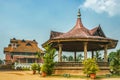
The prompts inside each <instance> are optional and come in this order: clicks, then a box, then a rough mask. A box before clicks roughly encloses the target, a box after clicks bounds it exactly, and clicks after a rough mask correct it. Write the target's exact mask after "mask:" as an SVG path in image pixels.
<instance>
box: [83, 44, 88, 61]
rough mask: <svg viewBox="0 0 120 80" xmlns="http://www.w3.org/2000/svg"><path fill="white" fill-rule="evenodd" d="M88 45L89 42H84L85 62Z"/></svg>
mask: <svg viewBox="0 0 120 80" xmlns="http://www.w3.org/2000/svg"><path fill="white" fill-rule="evenodd" d="M87 44H88V42H84V60H85V59H87Z"/></svg>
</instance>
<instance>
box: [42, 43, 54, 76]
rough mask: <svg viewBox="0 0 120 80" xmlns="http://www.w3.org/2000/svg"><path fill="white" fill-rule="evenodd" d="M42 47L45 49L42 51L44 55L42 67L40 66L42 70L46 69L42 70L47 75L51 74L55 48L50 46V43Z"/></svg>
mask: <svg viewBox="0 0 120 80" xmlns="http://www.w3.org/2000/svg"><path fill="white" fill-rule="evenodd" d="M44 48H45V51H44V54H45V55H44V56H43V60H44V63H43V67H44V69H43V67H42V70H46V71H44V72H46V74H47V75H51V74H52V73H53V68H54V65H55V62H54V58H55V56H56V54H55V52H56V49H54V48H52V47H51V45H47V46H45V47H44Z"/></svg>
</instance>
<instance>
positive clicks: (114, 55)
mask: <svg viewBox="0 0 120 80" xmlns="http://www.w3.org/2000/svg"><path fill="white" fill-rule="evenodd" d="M109 58H110V68H111V69H112V71H113V72H114V73H115V74H118V75H120V49H119V50H117V51H116V52H111V53H110V54H109Z"/></svg>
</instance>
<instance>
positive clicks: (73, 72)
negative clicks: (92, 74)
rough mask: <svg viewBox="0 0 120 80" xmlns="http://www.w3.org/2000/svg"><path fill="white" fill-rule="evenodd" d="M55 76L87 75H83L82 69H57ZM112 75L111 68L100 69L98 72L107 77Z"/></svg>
mask: <svg viewBox="0 0 120 80" xmlns="http://www.w3.org/2000/svg"><path fill="white" fill-rule="evenodd" d="M54 74H56V75H63V74H70V75H86V74H84V73H83V70H82V68H70V67H68V68H56V69H55V72H54ZM106 74H110V71H109V68H100V70H99V71H98V72H97V75H106Z"/></svg>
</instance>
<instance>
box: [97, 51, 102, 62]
mask: <svg viewBox="0 0 120 80" xmlns="http://www.w3.org/2000/svg"><path fill="white" fill-rule="evenodd" d="M95 58H96V60H97V61H98V62H99V61H102V58H101V53H100V51H96V55H95Z"/></svg>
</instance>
